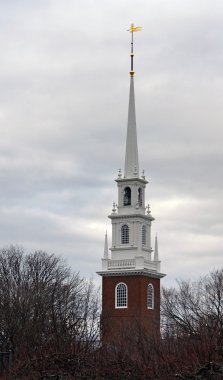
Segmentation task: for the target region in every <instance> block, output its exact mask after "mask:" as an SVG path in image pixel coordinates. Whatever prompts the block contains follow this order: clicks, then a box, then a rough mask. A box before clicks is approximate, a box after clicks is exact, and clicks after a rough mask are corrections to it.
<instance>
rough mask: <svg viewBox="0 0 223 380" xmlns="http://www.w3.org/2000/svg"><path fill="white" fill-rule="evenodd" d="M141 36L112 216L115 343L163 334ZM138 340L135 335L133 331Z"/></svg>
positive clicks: (105, 273) (107, 263) (105, 294)
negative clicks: (141, 142)
mask: <svg viewBox="0 0 223 380" xmlns="http://www.w3.org/2000/svg"><path fill="white" fill-rule="evenodd" d="M139 30H141V28H140V27H135V26H134V24H132V25H131V27H130V32H131V54H130V57H131V70H130V92H129V108H128V122H127V138H126V152H125V167H124V175H122V172H121V169H119V173H118V178H117V179H116V180H115V181H116V183H117V187H118V202H117V204H116V203H113V208H112V213H111V214H110V215H109V216H108V217H109V218H110V219H111V223H112V243H111V248H110V251H111V254H109V251H108V238H107V233H106V235H105V246H104V257H103V258H102V270H101V271H100V272H97V273H98V274H99V275H101V276H102V317H101V323H102V339H103V342H107V343H110V342H111V341H113V340H117V339H118V338H120V337H121V334H122V333H123V331H124V330H125V329H128V330H129V329H132V330H134V328H137V327H139V326H140V328H143V329H144V330H146V332H147V333H149V334H151V335H159V331H160V279H161V278H162V277H164V276H165V274H163V273H161V271H160V260H159V254H158V241H157V236H156V238H155V250H154V252H153V249H152V247H151V245H152V244H151V225H152V222H153V220H154V218H153V216H152V215H151V211H150V206H149V205H147V206H146V202H145V192H146V186H147V184H148V181H147V180H146V178H145V175H144V172H142V175H141V176H140V175H139V162H138V146H137V130H136V113H135V95H134V70H133V58H134V53H133V33H134V32H137V31H139ZM132 333H133V334H134V331H132Z"/></svg>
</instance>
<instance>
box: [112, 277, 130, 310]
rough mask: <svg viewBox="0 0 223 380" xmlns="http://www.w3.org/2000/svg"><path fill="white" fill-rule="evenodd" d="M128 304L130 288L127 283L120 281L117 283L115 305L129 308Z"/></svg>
mask: <svg viewBox="0 0 223 380" xmlns="http://www.w3.org/2000/svg"><path fill="white" fill-rule="evenodd" d="M127 306H128V288H127V285H126V284H124V283H123V282H120V283H119V284H118V285H116V288H115V307H116V309H118V308H127Z"/></svg>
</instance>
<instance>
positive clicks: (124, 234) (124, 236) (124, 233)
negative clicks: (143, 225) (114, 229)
mask: <svg viewBox="0 0 223 380" xmlns="http://www.w3.org/2000/svg"><path fill="white" fill-rule="evenodd" d="M121 242H122V244H129V226H128V225H127V224H123V226H122V228H121Z"/></svg>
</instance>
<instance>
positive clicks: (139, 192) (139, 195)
mask: <svg viewBox="0 0 223 380" xmlns="http://www.w3.org/2000/svg"><path fill="white" fill-rule="evenodd" d="M138 204H139V206H142V189H141V187H139V188H138Z"/></svg>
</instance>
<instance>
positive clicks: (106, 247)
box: [104, 231, 108, 259]
mask: <svg viewBox="0 0 223 380" xmlns="http://www.w3.org/2000/svg"><path fill="white" fill-rule="evenodd" d="M104 259H108V236H107V231H106V234H105V246H104Z"/></svg>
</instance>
